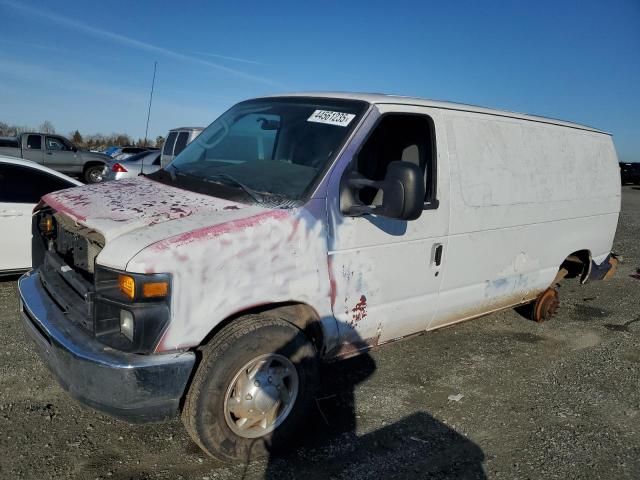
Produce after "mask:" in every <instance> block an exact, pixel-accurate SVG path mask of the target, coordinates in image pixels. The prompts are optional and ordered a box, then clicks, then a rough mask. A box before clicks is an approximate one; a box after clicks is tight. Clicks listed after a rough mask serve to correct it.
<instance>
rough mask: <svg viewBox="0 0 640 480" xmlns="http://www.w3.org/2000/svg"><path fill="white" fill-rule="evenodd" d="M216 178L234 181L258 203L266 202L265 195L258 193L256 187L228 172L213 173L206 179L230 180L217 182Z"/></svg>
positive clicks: (214, 180) (212, 180)
mask: <svg viewBox="0 0 640 480" xmlns="http://www.w3.org/2000/svg"><path fill="white" fill-rule="evenodd" d="M216 179H225V180H228V181H229V182H231V183H233V184H234V185H237V186H239V187H240V188H241V189H242V190H243V191H244V192H245V193H246V194H247V195H249V196H250V197H251V198H253V199H254V200H255V201H256V202H258V203H263V202H264V196H263V195H262V194H261V193H258V192H256V191H255V190H254V189H252V188H250V187H248V186H246V185H245V184H244V183H242V182H241V181H240V180H238V179H237V178H235V177H233V176H231V175H229V174H228V173H218V174H216V175H212V176H210V177H206V178H205V180H206V181H211V182H214V183H228V182H216Z"/></svg>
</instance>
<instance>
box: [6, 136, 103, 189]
mask: <svg viewBox="0 0 640 480" xmlns="http://www.w3.org/2000/svg"><path fill="white" fill-rule="evenodd" d="M0 155H7V156H10V157H18V158H24V159H25V160H31V161H32V162H36V163H39V164H41V165H44V166H45V167H49V168H51V169H53V170H56V171H58V172H61V173H66V174H67V175H74V176H78V177H81V178H82V180H84V181H85V182H87V183H97V182H100V181H102V171H103V170H104V166H105V164H106V162H107V161H109V160H111V158H110V157H109V156H107V155H104V154H102V153H97V152H88V151H83V150H80V149H78V147H76V146H75V145H74V144H73V143H71V142H70V141H69V140H67V139H66V138H64V137H62V136H60V135H55V134H45V133H22V134H20V135H18V136H17V137H0Z"/></svg>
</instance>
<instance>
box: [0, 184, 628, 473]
mask: <svg viewBox="0 0 640 480" xmlns="http://www.w3.org/2000/svg"><path fill="white" fill-rule="evenodd" d="M614 249H615V251H616V252H618V253H621V254H623V255H624V263H623V264H622V265H621V266H620V268H619V271H618V274H617V276H616V277H614V278H613V279H612V280H611V281H609V282H594V283H593V284H588V285H585V286H579V285H578V284H577V283H573V282H568V283H566V284H564V285H563V286H562V287H561V290H560V292H561V297H562V307H561V310H560V312H559V314H558V316H557V317H556V318H555V319H554V320H552V321H550V322H547V323H545V324H542V325H537V324H534V323H533V322H530V321H527V320H525V319H523V318H522V317H521V316H520V315H518V313H516V312H514V311H505V312H501V313H498V314H494V315H490V316H487V317H484V318H482V319H479V320H476V321H473V322H467V323H464V324H460V325H458V326H455V327H452V328H447V329H443V330H440V331H438V332H434V333H431V334H428V335H423V336H420V337H415V338H412V339H410V340H406V341H404V342H400V343H397V344H395V345H391V346H388V347H385V348H382V349H379V350H377V351H375V352H373V353H371V355H370V356H369V355H367V356H363V357H359V358H357V359H353V360H350V361H347V362H342V363H339V364H335V365H332V366H329V367H327V368H326V369H325V372H324V377H325V379H326V380H325V382H324V387H323V392H322V394H321V396H320V398H319V399H318V401H317V404H318V409H317V411H316V412H315V415H313V418H310V419H309V424H308V428H307V431H306V439H307V440H306V441H305V443H304V445H303V447H302V448H300V449H298V450H297V451H294V452H292V453H290V454H289V455H287V456H285V457H280V458H276V459H266V460H256V461H252V460H248V461H247V462H245V464H243V465H236V466H228V465H223V464H220V463H218V462H216V461H214V460H212V459H210V458H208V457H206V456H205V455H204V454H202V453H201V452H200V451H199V449H198V448H197V447H196V446H195V444H193V442H191V440H190V439H189V438H188V437H187V435H186V433H185V432H184V430H183V428H182V425H181V424H180V423H179V421H177V420H176V421H174V422H171V423H165V424H153V425H142V426H141V425H135V426H134V425H128V424H126V423H123V422H119V421H117V420H113V419H111V418H109V417H106V416H104V415H101V414H99V413H95V412H93V411H91V410H87V409H85V408H83V407H81V406H79V405H78V404H77V403H76V402H75V401H74V400H72V399H70V398H69V397H68V396H67V395H66V394H65V393H64V392H63V391H62V389H61V388H60V387H59V386H58V384H57V383H56V382H55V381H54V380H53V379H52V377H51V375H50V374H49V373H48V371H47V370H46V368H45V367H44V365H43V364H42V363H41V362H40V361H39V359H38V357H37V356H36V354H35V353H34V351H33V349H32V348H31V345H30V343H29V341H28V340H27V339H26V337H25V335H24V333H23V332H22V329H21V326H20V324H19V316H18V300H17V296H16V282H15V280H8V281H0V332H1V333H0V478H3V479H5V478H7V479H9V478H10V479H13V478H29V479H30V478H34V479H48V478H82V479H85V478H86V479H92V480H93V479H96V478H101V479H175V478H185V479H187V478H188V479H191V478H195V479H235V478H248V479H260V478H277V479H281V478H282V479H287V478H292V479H293V478H304V479H305V480H313V479H321V478H333V479H349V480H355V479H360V478H403V479H413V478H496V479H499V478H504V479H514V478H523V479H524V478H536V479H539V478H562V479H571V478H629V479H637V478H640V391H639V389H638V384H639V381H640V369H639V368H638V367H639V364H640V301H639V300H640V280H639V279H637V278H634V277H633V276H632V275H634V274H636V272H637V270H638V269H639V268H640V188H638V187H632V186H628V187H624V188H623V212H622V215H621V220H620V224H619V227H618V234H617V237H616V241H615V246H614ZM450 398H454V400H451V399H450Z"/></svg>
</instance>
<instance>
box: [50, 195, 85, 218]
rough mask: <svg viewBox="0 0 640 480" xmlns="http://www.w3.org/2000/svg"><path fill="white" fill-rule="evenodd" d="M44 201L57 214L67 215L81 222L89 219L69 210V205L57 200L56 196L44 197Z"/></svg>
mask: <svg viewBox="0 0 640 480" xmlns="http://www.w3.org/2000/svg"><path fill="white" fill-rule="evenodd" d="M42 200H44V201H45V202H46V204H47V205H49V206H50V207H51V208H53V209H54V210H56V211H57V212H62V213H66V214H67V215H69V216H70V217H71V218H73V219H76V220H78V221H81V222H82V221H85V220H86V219H87V217H85V216H82V215H79V214H77V213H76V212H74V211H73V210H72V209H71V208H69V207H68V206H67V205H65V204H64V203H62V202H60V201H59V200H58V199H57V198H56V196H55V195H53V194H51V193H50V194H48V195H45V196H44V197H42Z"/></svg>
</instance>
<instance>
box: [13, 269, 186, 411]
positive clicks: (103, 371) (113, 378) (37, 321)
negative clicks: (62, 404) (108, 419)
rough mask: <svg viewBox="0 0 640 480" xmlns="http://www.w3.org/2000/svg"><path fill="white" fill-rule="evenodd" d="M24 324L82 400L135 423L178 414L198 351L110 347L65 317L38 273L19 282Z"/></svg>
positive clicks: (42, 354) (44, 357) (57, 373)
mask: <svg viewBox="0 0 640 480" xmlns="http://www.w3.org/2000/svg"><path fill="white" fill-rule="evenodd" d="M18 290H19V294H20V310H21V312H22V323H23V326H24V328H25V330H26V331H27V333H28V334H29V336H30V337H31V338H32V339H33V341H34V342H35V344H36V349H37V351H38V354H39V355H40V357H41V358H42V360H43V361H44V362H45V364H47V366H48V367H49V369H50V370H51V371H52V372H53V374H54V375H55V376H56V378H57V379H58V381H59V382H60V384H61V385H62V387H63V388H64V389H65V390H67V391H68V392H69V394H70V395H71V396H72V397H74V398H76V399H77V400H79V401H80V402H82V403H84V404H86V405H88V406H90V407H92V408H94V409H96V410H100V411H102V412H105V413H107V414H109V415H112V416H114V417H116V418H120V419H123V420H126V421H129V422H136V423H138V422H152V421H161V420H166V419H168V418H171V417H173V416H175V415H176V414H177V413H178V411H179V408H180V399H181V398H182V396H183V394H184V392H185V389H186V386H187V383H188V381H189V378H190V376H191V372H192V370H193V367H194V364H195V354H194V353H193V352H183V353H173V354H157V355H138V354H133V353H125V352H120V351H118V350H115V349H112V348H110V347H107V346H105V345H103V344H101V343H100V342H98V341H96V340H95V339H94V338H92V337H90V336H89V335H87V334H86V333H85V332H84V331H82V330H81V329H80V327H78V326H76V325H74V324H73V323H71V322H70V321H69V320H68V319H66V318H65V314H64V313H63V312H62V311H61V310H60V308H59V307H58V305H57V304H56V303H54V302H53V300H52V299H51V298H50V297H49V295H48V294H47V292H46V291H45V289H44V288H43V286H42V284H41V282H40V278H39V274H38V273H34V272H31V273H27V274H26V275H24V276H23V277H22V278H20V280H19V281H18Z"/></svg>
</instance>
